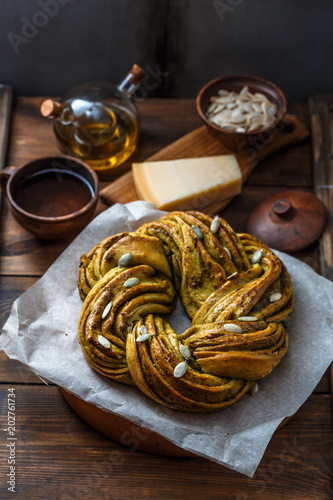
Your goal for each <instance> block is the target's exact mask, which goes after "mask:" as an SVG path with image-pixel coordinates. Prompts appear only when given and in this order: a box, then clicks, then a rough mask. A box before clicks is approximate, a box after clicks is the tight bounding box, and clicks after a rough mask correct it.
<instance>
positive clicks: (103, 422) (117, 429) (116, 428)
mask: <svg viewBox="0 0 333 500" xmlns="http://www.w3.org/2000/svg"><path fill="white" fill-rule="evenodd" d="M59 389H60V392H61V394H62V395H63V397H64V398H65V400H66V401H67V403H68V404H69V406H71V408H72V409H73V410H74V411H75V412H76V413H77V414H78V415H79V416H80V417H81V418H82V419H83V420H84V421H85V422H87V423H88V424H89V425H91V427H93V428H94V429H96V430H97V431H99V432H101V433H102V434H104V435H105V436H107V437H109V438H111V439H113V440H114V441H116V442H117V443H121V444H122V445H124V446H127V447H129V448H130V449H132V451H137V450H140V451H145V452H147V453H154V454H156V455H166V456H170V457H192V458H196V455H194V454H193V453H191V452H189V451H186V450H183V449H182V448H179V447H178V446H176V445H175V444H173V443H171V442H170V441H168V440H167V439H165V438H164V437H163V436H160V435H159V434H157V433H156V432H153V431H149V430H147V429H144V428H143V427H140V426H139V425H137V424H135V423H133V422H131V421H129V420H127V419H126V418H125V417H122V416H120V415H116V414H115V413H111V412H109V411H107V410H102V409H101V408H99V407H98V406H95V405H93V404H92V403H87V402H86V401H83V399H80V398H79V397H77V396H75V394H72V393H70V392H68V391H66V390H65V389H63V388H59Z"/></svg>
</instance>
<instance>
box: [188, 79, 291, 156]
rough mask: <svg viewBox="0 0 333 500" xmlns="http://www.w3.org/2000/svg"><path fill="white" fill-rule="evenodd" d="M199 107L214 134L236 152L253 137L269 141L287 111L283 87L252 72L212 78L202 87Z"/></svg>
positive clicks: (198, 100) (211, 132) (253, 138)
mask: <svg viewBox="0 0 333 500" xmlns="http://www.w3.org/2000/svg"><path fill="white" fill-rule="evenodd" d="M196 106H197V112H198V114H199V116H200V118H201V119H202V120H203V122H204V123H205V125H206V127H207V129H208V131H209V132H210V134H211V135H213V136H214V137H215V138H216V139H217V140H219V141H220V142H223V143H224V144H225V145H226V146H227V147H229V148H230V149H233V150H236V151H237V150H239V148H240V147H243V146H244V147H246V145H247V144H250V142H249V140H250V138H252V142H253V141H254V140H256V139H258V140H261V139H263V140H264V141H267V134H268V133H269V134H271V133H274V130H278V129H279V125H281V122H282V120H283V118H284V116H285V114H286V112H287V101H286V98H285V96H284V94H283V92H282V90H281V89H279V88H278V87H277V86H276V85H275V84H274V83H272V82H270V81H268V80H265V79H264V78H260V77H258V76H251V75H234V76H227V77H222V78H216V79H215V80H212V81H211V82H209V83H207V84H206V85H205V86H204V87H203V88H202V89H201V90H200V92H199V94H198V96H197V100H196ZM261 134H262V135H261Z"/></svg>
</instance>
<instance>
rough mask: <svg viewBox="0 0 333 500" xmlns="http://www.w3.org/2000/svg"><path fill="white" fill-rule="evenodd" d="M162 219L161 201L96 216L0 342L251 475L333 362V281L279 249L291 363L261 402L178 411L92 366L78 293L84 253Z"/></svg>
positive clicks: (83, 394)
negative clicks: (289, 297)
mask: <svg viewBox="0 0 333 500" xmlns="http://www.w3.org/2000/svg"><path fill="white" fill-rule="evenodd" d="M162 215H163V212H160V211H158V210H156V209H155V208H154V206H153V205H152V204H150V203H146V202H139V201H138V202H133V203H129V204H128V205H120V204H117V205H114V206H113V207H111V208H109V209H108V210H106V211H105V212H103V213H102V214H100V215H99V216H98V217H96V218H95V219H94V220H93V221H92V222H91V223H90V224H89V226H88V227H87V228H86V229H85V230H84V231H83V232H82V233H81V234H80V235H79V236H78V237H77V238H76V239H75V240H74V242H73V243H72V244H71V245H70V246H69V247H68V248H67V249H66V250H65V252H64V253H63V254H62V255H61V256H60V257H59V258H58V259H57V260H56V262H55V263H54V264H53V265H52V266H51V267H50V268H49V269H48V271H47V272H46V273H45V275H44V276H43V277H42V278H41V279H40V280H39V281H38V282H37V283H35V284H34V285H33V286H32V287H31V288H30V289H29V290H27V291H26V292H25V293H24V294H23V295H22V296H21V297H20V298H19V299H17V300H16V301H15V302H14V304H13V306H12V311H11V314H10V317H9V319H8V321H7V323H6V325H5V326H4V328H3V331H2V334H1V335H0V349H2V350H4V351H5V352H6V353H7V355H8V356H9V357H10V358H12V359H17V360H19V361H21V362H22V363H23V364H24V365H26V366H28V367H30V369H31V370H33V371H34V372H35V373H36V374H37V375H39V376H41V377H42V378H46V379H47V380H49V381H51V382H53V383H55V384H57V385H59V386H61V387H63V388H65V389H66V390H68V391H70V392H73V393H74V394H76V395H77V396H79V397H80V398H82V399H84V400H85V401H88V402H91V403H94V404H96V405H98V406H100V407H102V408H105V409H107V410H109V411H112V412H115V413H117V414H119V415H122V416H124V417H126V418H127V419H129V420H130V421H133V422H135V423H137V424H139V425H140V426H142V427H144V428H148V429H151V430H153V431H155V432H157V433H158V434H160V435H162V436H164V437H165V438H166V439H168V440H170V441H171V442H173V443H175V444H176V445H177V446H180V447H182V448H184V449H186V450H189V451H191V452H194V453H196V454H197V455H199V456H202V457H205V458H208V459H210V460H213V461H215V462H217V463H219V464H222V465H224V466H226V467H229V468H231V469H235V470H237V471H239V472H241V473H243V474H246V475H248V476H252V475H253V474H254V472H255V470H256V468H257V466H258V465H259V462H260V460H261V458H262V455H263V454H264V451H265V449H266V447H267V444H268V443H269V441H270V439H271V437H272V435H273V433H274V431H275V430H276V428H277V426H278V425H279V424H280V422H281V421H282V420H283V419H284V418H285V417H288V416H291V415H293V414H294V413H295V412H296V411H297V409H298V408H299V407H300V406H301V405H302V403H303V402H304V401H305V400H306V399H307V398H308V396H309V395H310V394H311V393H312V391H313V389H314V388H315V386H316V385H317V383H318V382H319V380H320V378H321V377H322V375H323V373H324V372H325V370H326V369H327V367H328V365H329V364H330V362H331V361H332V359H333V331H332V324H333V283H331V282H330V281H328V280H326V279H325V278H323V277H321V276H320V275H318V274H317V273H315V272H314V271H313V270H312V269H311V268H310V267H309V266H307V265H306V264H304V263H303V262H300V261H298V260H296V259H295V258H293V257H291V256H289V255H286V254H282V253H281V252H276V253H277V255H279V257H280V258H281V259H282V260H283V262H284V263H285V265H286V266H287V268H288V271H289V273H290V275H291V279H292V284H293V289H294V295H295V307H294V310H293V313H292V320H293V321H292V325H291V327H289V328H288V333H289V346H290V347H289V349H288V352H287V354H286V356H285V357H284V358H283V359H282V361H281V363H280V364H279V365H278V366H277V367H276V368H275V370H274V371H273V372H272V373H271V374H270V375H269V376H268V377H266V378H265V379H264V380H260V381H259V383H258V385H259V391H258V393H257V394H256V395H255V396H250V395H245V396H244V397H243V398H242V399H241V400H240V401H238V402H237V403H235V404H234V405H233V406H231V407H230V408H227V409H225V410H222V411H219V412H215V413H209V414H191V413H182V412H178V411H174V410H169V409H167V408H164V407H162V406H161V405H158V404H157V403H155V402H153V401H151V400H150V399H149V398H147V397H146V396H145V395H143V394H142V393H141V392H140V391H139V390H138V389H137V388H135V387H129V386H125V385H122V384H118V383H116V382H113V381H112V380H109V379H107V378H105V377H103V376H102V375H99V374H98V373H96V372H95V371H94V370H93V369H92V368H91V367H90V365H89V364H88V363H87V361H86V360H85V358H84V355H83V353H82V351H81V347H80V345H79V342H78V335H77V325H78V319H79V315H80V310H81V307H82V302H81V299H80V297H79V293H78V289H77V278H78V265H79V260H80V255H81V254H82V253H88V252H89V251H90V250H91V248H92V247H93V246H95V245H96V244H97V243H99V241H101V240H102V239H104V238H106V237H107V236H109V235H112V234H116V233H118V232H121V231H126V230H135V229H136V228H137V227H139V226H140V225H141V224H143V223H145V222H148V221H150V220H155V219H158V218H160V217H161V216H162ZM179 302H180V301H178V303H179ZM168 319H169V321H170V323H171V325H172V326H173V327H174V328H175V329H176V331H177V333H182V332H183V331H184V330H185V329H186V328H188V326H189V324H190V321H189V319H188V318H187V316H186V315H185V314H184V312H183V310H182V308H181V305H180V304H179V305H178V306H177V309H176V310H175V311H174V312H173V313H172V314H171V315H170V316H169V318H168Z"/></svg>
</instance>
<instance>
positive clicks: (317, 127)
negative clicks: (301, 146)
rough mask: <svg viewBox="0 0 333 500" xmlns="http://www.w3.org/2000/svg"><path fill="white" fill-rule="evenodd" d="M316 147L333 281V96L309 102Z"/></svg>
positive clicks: (324, 244) (325, 269)
mask: <svg viewBox="0 0 333 500" xmlns="http://www.w3.org/2000/svg"><path fill="white" fill-rule="evenodd" d="M309 107H310V114H311V129H312V143H313V167H314V168H313V172H314V191H315V194H316V195H317V196H318V198H319V199H320V200H321V201H322V202H323V203H324V205H325V207H326V210H327V225H326V228H325V231H324V233H323V235H322V239H321V242H320V253H321V273H322V275H323V276H325V277H326V278H328V279H330V280H331V281H333V95H332V94H331V93H327V92H325V93H320V94H315V95H313V96H311V97H310V99H309Z"/></svg>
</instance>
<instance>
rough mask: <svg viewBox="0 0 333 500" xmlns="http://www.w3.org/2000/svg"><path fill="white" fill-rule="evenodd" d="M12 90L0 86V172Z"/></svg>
mask: <svg viewBox="0 0 333 500" xmlns="http://www.w3.org/2000/svg"><path fill="white" fill-rule="evenodd" d="M12 94H13V92H12V88H11V87H10V86H9V85H0V170H2V169H3V167H4V166H5V161H6V155H7V144H8V135H9V127H10V114H11V107H12Z"/></svg>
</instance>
